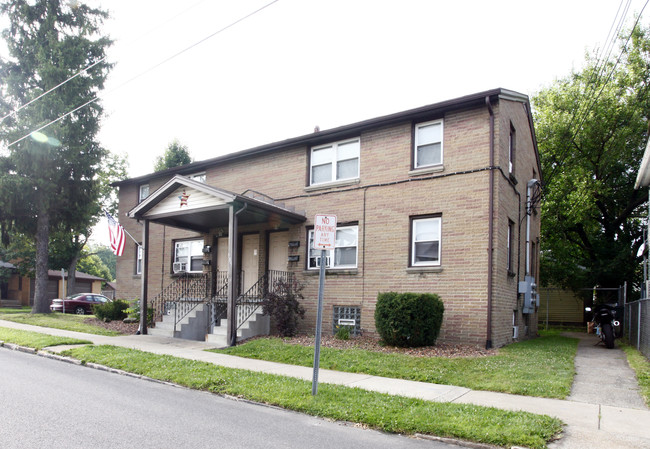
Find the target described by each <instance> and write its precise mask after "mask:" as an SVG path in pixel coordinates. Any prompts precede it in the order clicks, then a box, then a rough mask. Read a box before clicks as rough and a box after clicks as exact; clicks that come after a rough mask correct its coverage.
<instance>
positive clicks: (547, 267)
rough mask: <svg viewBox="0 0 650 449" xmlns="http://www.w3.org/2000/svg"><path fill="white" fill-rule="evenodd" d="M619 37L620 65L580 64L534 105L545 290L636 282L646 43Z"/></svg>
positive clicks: (640, 37)
mask: <svg viewBox="0 0 650 449" xmlns="http://www.w3.org/2000/svg"><path fill="white" fill-rule="evenodd" d="M627 37H629V40H628V39H627ZM627 37H626V38H625V39H623V38H619V44H620V46H621V58H620V60H617V61H609V62H606V63H603V61H601V60H599V58H598V57H597V55H591V56H587V60H586V65H585V68H584V69H583V70H582V71H581V72H577V73H572V74H571V75H570V76H568V77H566V78H564V79H560V80H557V81H556V82H555V83H554V84H553V85H551V86H550V87H548V88H546V89H544V90H542V91H541V92H539V93H538V94H537V95H536V96H535V97H534V98H533V108H534V120H535V129H536V134H537V141H538V146H539V151H540V157H541V161H542V169H543V173H544V179H543V181H544V189H543V202H542V241H541V250H542V262H541V278H542V282H543V283H547V284H548V283H552V284H555V285H558V286H561V287H565V288H571V289H573V290H575V291H579V290H580V289H581V288H585V287H593V286H600V287H619V286H620V285H622V284H623V282H625V281H628V282H629V283H630V285H633V284H637V283H638V281H639V270H640V260H639V259H638V258H637V256H636V254H637V251H638V249H639V247H640V245H641V243H642V233H643V229H642V217H643V216H644V214H645V210H646V207H645V206H644V205H645V204H646V202H647V200H648V193H647V191H646V190H645V189H644V190H634V182H635V178H636V174H637V172H638V170H639V166H640V162H641V158H642V156H643V151H644V148H645V144H646V142H647V139H648V122H647V114H648V111H650V94H649V90H648V81H649V80H650V40H649V39H648V31H647V30H642V29H640V28H638V27H637V28H635V29H634V32H633V33H630V32H628V33H627Z"/></svg>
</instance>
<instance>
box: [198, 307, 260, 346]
mask: <svg viewBox="0 0 650 449" xmlns="http://www.w3.org/2000/svg"><path fill="white" fill-rule="evenodd" d="M270 331H271V318H270V317H269V316H265V315H263V314H262V312H256V313H254V314H253V315H251V316H250V317H249V318H248V320H246V322H245V323H244V324H242V325H241V327H240V328H239V329H237V341H242V340H246V339H248V338H252V337H257V336H258V335H269V333H270ZM227 333H228V320H227V319H223V320H220V321H219V323H218V325H217V326H215V327H214V330H213V331H212V333H211V334H208V337H207V339H206V341H207V342H208V343H212V344H215V345H218V346H219V347H226V346H228V340H227V339H226V335H227Z"/></svg>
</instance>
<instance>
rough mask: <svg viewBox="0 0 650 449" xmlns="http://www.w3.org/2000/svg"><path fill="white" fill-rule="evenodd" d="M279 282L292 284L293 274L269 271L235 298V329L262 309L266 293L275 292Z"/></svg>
mask: <svg viewBox="0 0 650 449" xmlns="http://www.w3.org/2000/svg"><path fill="white" fill-rule="evenodd" d="M279 281H285V282H292V281H293V273H291V272H289V271H277V270H269V271H267V272H266V274H264V276H262V277H261V278H259V280H258V281H257V282H256V283H255V284H254V285H253V286H252V287H251V288H249V289H248V291H246V292H245V293H244V294H243V295H240V296H239V297H238V298H237V329H239V328H240V327H241V326H242V325H243V324H244V323H245V322H246V321H247V320H248V319H249V318H250V317H251V316H252V315H253V314H254V313H255V312H257V310H258V309H259V308H260V307H262V304H263V302H264V300H265V299H266V297H267V295H268V293H269V292H273V291H275V288H276V286H277V284H278V282H279Z"/></svg>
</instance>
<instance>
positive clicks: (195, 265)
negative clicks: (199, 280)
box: [172, 239, 203, 273]
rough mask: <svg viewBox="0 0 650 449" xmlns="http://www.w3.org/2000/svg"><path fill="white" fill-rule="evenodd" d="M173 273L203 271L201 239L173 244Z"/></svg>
mask: <svg viewBox="0 0 650 449" xmlns="http://www.w3.org/2000/svg"><path fill="white" fill-rule="evenodd" d="M172 270H173V271H174V273H179V272H183V271H185V272H188V273H200V272H202V271H203V239H199V240H183V241H179V242H175V243H174V264H173V266H172Z"/></svg>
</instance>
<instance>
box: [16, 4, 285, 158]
mask: <svg viewBox="0 0 650 449" xmlns="http://www.w3.org/2000/svg"><path fill="white" fill-rule="evenodd" d="M278 1H280V0H272V1H270V2H269V3H266V4H264V5H263V6H261V7H259V8H257V9H256V10H254V11H252V12H250V13H248V14H245V15H244V16H242V17H240V18H239V19H237V20H235V21H233V22H231V23H229V24H228V25H226V26H224V27H222V28H220V29H218V30H216V31H215V32H213V33H211V34H209V35H207V36H205V37H204V38H202V39H200V40H198V41H196V42H194V43H193V44H191V45H190V46H188V47H186V48H184V49H182V50H180V51H178V52H176V53H174V54H173V55H171V56H169V57H167V58H165V59H163V60H162V61H160V62H158V63H157V64H154V65H153V66H151V67H150V68H148V69H146V70H144V71H143V72H140V73H139V74H137V75H135V76H134V77H132V78H129V79H128V80H126V81H125V82H124V83H122V84H120V85H118V86H117V87H115V88H113V89H111V90H109V91H107V92H104V95H106V94H109V93H112V92H115V91H116V90H118V89H121V88H122V87H124V86H126V85H127V84H130V83H131V82H133V81H135V80H136V79H138V78H140V77H142V76H144V75H146V74H148V73H150V72H152V71H153V70H155V69H157V68H158V67H160V66H162V65H164V64H166V63H168V62H169V61H171V60H172V59H175V58H177V57H178V56H180V55H182V54H183V53H185V52H187V51H189V50H191V49H193V48H194V47H196V46H198V45H200V44H202V43H204V42H205V41H207V40H209V39H211V38H213V37H214V36H216V35H218V34H220V33H222V32H224V31H226V30H228V29H230V28H232V27H233V26H235V25H237V24H239V23H241V22H243V21H244V20H246V19H248V18H250V17H252V16H254V15H255V14H257V13H259V12H261V11H263V10H264V9H266V8H268V7H269V6H271V5H273V4H274V3H277V2H278ZM100 98H101V96H100V95H97V96H95V97H94V98H92V99H91V100H89V101H87V102H86V103H84V104H82V105H81V106H78V107H76V108H74V109H73V110H71V111H69V112H67V113H65V114H64V115H62V116H60V117H58V118H56V119H54V120H52V121H50V122H48V123H46V124H44V125H43V126H41V127H39V128H38V129H36V130H32V131H30V132H29V133H28V134H25V135H24V136H22V137H21V138H19V139H16V140H14V141H13V142H11V143H10V144H8V145H7V147H11V146H12V145H15V144H17V143H18V142H21V141H23V140H25V139H27V138H28V137H29V136H30V135H32V134H33V133H36V132H39V131H41V130H43V129H45V128H47V127H49V126H51V125H53V124H55V123H57V122H59V121H61V120H63V119H64V118H66V117H68V116H69V115H71V114H74V113H75V112H76V111H78V110H79V109H82V108H84V107H86V106H88V105H89V104H92V103H95V102H96V101H98V100H99V99H100Z"/></svg>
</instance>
